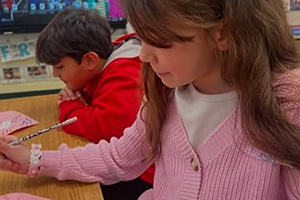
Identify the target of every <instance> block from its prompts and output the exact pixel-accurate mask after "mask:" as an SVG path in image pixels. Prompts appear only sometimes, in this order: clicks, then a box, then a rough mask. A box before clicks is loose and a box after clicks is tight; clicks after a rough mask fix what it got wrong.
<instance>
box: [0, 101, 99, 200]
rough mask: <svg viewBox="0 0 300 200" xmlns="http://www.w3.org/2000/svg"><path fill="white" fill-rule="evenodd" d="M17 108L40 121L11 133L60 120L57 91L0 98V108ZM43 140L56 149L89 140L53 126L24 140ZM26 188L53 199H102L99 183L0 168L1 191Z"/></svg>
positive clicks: (45, 145) (23, 132)
mask: <svg viewBox="0 0 300 200" xmlns="http://www.w3.org/2000/svg"><path fill="white" fill-rule="evenodd" d="M9 110H13V111H18V112H21V113H23V114H25V115H27V116H29V117H31V118H33V119H35V120H37V121H38V122H39V124H37V125H35V126H32V127H29V128H25V129H22V130H20V131H17V132H14V133H12V134H13V135H15V136H16V137H22V136H25V135H28V134H30V133H32V132H35V131H38V130H40V129H44V128H46V127H48V126H51V125H54V124H56V123H57V122H58V108H57V103H56V96H55V95H44V96H35V97H24V98H15V99H6V100H0V112H3V111H9ZM31 143H41V144H42V149H45V150H56V149H58V147H59V145H60V144H61V143H67V144H68V146H69V147H76V146H84V145H85V144H87V143H88V141H87V140H86V139H84V138H82V137H78V136H74V135H70V134H66V133H64V132H63V131H62V130H61V129H57V130H52V131H51V132H49V133H46V134H44V135H42V136H39V137H36V138H33V139H31V140H30V141H27V142H26V143H25V144H27V145H30V144H31ZM16 192H24V193H29V194H32V195H37V196H41V197H45V198H49V199H53V200H87V199H88V200H103V197H102V194H101V189H100V186H99V184H98V183H80V182H76V181H58V180H56V179H54V178H46V177H43V178H33V179H30V178H27V176H23V175H18V174H13V173H11V172H5V171H0V195H3V194H8V193H16Z"/></svg>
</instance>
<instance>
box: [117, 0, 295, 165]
mask: <svg viewBox="0 0 300 200" xmlns="http://www.w3.org/2000/svg"><path fill="white" fill-rule="evenodd" d="M122 4H123V8H124V9H125V12H126V13H127V15H128V16H127V17H128V19H129V21H130V22H131V24H132V26H133V28H134V29H135V31H136V32H137V34H138V35H139V36H140V37H141V38H142V40H144V41H145V42H147V43H149V44H152V45H155V46H159V47H161V46H162V47H163V45H164V44H167V43H168V42H186V41H190V39H191V38H184V37H182V36H180V35H178V34H176V32H174V31H173V30H172V29H168V28H167V27H169V26H168V25H172V26H173V27H174V25H176V28H178V27H181V28H186V27H189V28H202V29H207V30H208V29H210V28H212V27H214V26H215V25H217V24H218V23H220V22H223V23H224V31H225V33H226V36H227V37H228V43H229V49H228V51H225V52H220V55H221V56H220V59H222V61H224V64H223V67H222V76H223V77H226V80H227V81H228V83H229V84H231V85H232V86H233V87H234V88H235V89H236V91H237V94H238V99H239V107H240V109H241V113H242V126H243V128H244V130H245V132H246V134H247V136H248V138H249V139H250V141H251V142H253V144H254V145H255V146H256V147H257V148H259V149H260V150H262V151H264V152H266V153H268V154H270V155H271V156H273V157H274V158H275V159H276V160H278V161H279V162H280V163H282V164H285V165H289V166H293V167H296V168H297V169H300V129H299V127H298V126H296V125H294V124H292V123H291V122H290V121H289V120H288V117H287V116H286V114H285V112H283V109H282V108H281V105H282V104H284V103H287V102H289V101H294V102H295V101H297V102H298V103H299V98H294V99H287V98H282V97H278V96H277V95H276V91H278V90H280V89H279V88H278V87H282V86H283V87H286V88H288V87H290V88H291V87H294V89H295V88H297V87H299V83H300V81H298V82H297V81H296V83H298V85H296V83H291V82H290V83H281V84H280V86H276V87H275V86H274V81H275V78H274V77H276V75H280V74H283V73H284V72H288V71H292V70H293V69H296V68H297V67H298V66H299V64H300V56H299V53H298V51H297V47H296V44H295V41H294V38H293V36H292V34H291V30H290V27H289V25H288V22H287V20H286V13H285V11H284V8H283V3H282V0H243V1H240V0H220V1H215V0H198V1H195V0H193V1H192V0H123V1H122ZM143 70H144V73H143V74H144V87H145V95H146V98H147V102H145V104H144V109H145V110H146V116H145V119H144V120H145V122H146V131H147V141H148V142H149V144H150V146H151V152H150V154H149V155H148V157H147V158H148V159H153V158H156V157H157V156H159V155H160V150H161V132H160V129H161V126H162V123H163V122H164V120H165V114H166V111H167V107H168V102H169V97H170V94H171V93H172V89H170V88H167V87H166V86H165V85H164V84H163V83H162V82H161V80H160V79H159V78H158V77H157V76H156V74H155V73H154V71H153V70H152V69H151V66H150V64H148V63H145V64H144V68H143Z"/></svg>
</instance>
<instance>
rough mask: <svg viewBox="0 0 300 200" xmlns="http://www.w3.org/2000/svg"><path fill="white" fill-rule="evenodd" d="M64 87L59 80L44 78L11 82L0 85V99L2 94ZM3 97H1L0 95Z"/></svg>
mask: <svg viewBox="0 0 300 200" xmlns="http://www.w3.org/2000/svg"><path fill="white" fill-rule="evenodd" d="M63 87H64V83H63V82H62V81H60V80H46V81H35V82H24V83H12V84H1V85H0V99H1V96H2V95H4V94H16V93H25V92H31V93H32V92H42V91H58V90H60V89H62V88H63ZM2 98H3V97H2Z"/></svg>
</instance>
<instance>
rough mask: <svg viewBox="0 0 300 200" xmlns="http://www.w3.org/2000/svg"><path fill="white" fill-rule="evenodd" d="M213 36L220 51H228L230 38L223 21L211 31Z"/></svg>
mask: <svg viewBox="0 0 300 200" xmlns="http://www.w3.org/2000/svg"><path fill="white" fill-rule="evenodd" d="M211 34H212V36H213V38H214V40H215V42H216V44H217V47H218V49H219V50H220V51H226V50H228V38H227V35H226V31H225V29H224V22H223V21H221V22H220V23H219V24H218V25H216V26H215V27H214V28H212V29H211Z"/></svg>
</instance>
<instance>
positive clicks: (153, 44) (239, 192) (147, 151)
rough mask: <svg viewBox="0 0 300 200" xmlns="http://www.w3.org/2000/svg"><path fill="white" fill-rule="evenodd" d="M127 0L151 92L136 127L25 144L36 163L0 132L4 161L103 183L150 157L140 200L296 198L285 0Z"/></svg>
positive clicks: (296, 106)
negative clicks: (84, 140)
mask: <svg viewBox="0 0 300 200" xmlns="http://www.w3.org/2000/svg"><path fill="white" fill-rule="evenodd" d="M123 7H124V9H125V12H126V13H127V15H128V19H129V21H130V22H131V23H132V25H133V27H134V29H135V31H136V32H137V34H138V35H139V36H140V37H141V39H142V40H143V44H142V49H141V52H140V58H141V59H142V61H144V63H145V64H144V80H145V82H144V87H145V88H144V89H145V92H146V100H147V101H145V102H144V105H143V107H142V109H141V111H140V114H139V115H138V117H137V120H136V121H135V123H134V124H133V125H132V127H130V128H128V129H127V130H125V134H124V136H123V137H121V138H120V139H119V140H117V139H115V138H113V139H112V140H111V141H110V143H107V142H105V141H100V142H99V143H98V144H97V145H93V144H89V145H87V146H85V147H79V148H75V149H69V148H68V147H67V146H66V145H62V146H61V147H60V149H59V151H42V155H41V156H34V154H33V153H31V156H32V157H33V158H35V157H37V158H36V159H37V160H40V164H31V165H30V166H29V157H30V151H29V148H27V147H25V146H24V145H18V146H9V145H7V142H9V141H11V140H12V139H13V138H12V137H2V138H1V139H0V152H2V156H1V160H0V166H1V168H2V169H5V170H10V171H14V172H17V173H21V174H26V173H28V174H29V175H30V176H36V175H37V174H38V175H39V176H54V177H56V178H58V179H59V180H66V179H73V180H79V181H85V182H93V181H101V182H102V183H105V184H110V183H115V182H117V181H120V180H129V179H134V178H136V177H137V176H139V175H140V174H141V173H142V172H143V171H144V170H145V169H146V168H147V167H148V166H149V165H151V164H152V163H153V162H155V164H156V173H155V179H154V188H153V189H151V190H148V191H146V192H145V193H143V194H142V195H141V196H140V199H164V200H167V199H171V200H173V199H193V200H194V199H209V200H211V199H222V200H223V199H230V200H232V199H245V200H253V199H256V200H285V199H300V171H299V170H300V128H299V125H300V117H299V116H300V102H299V94H300V89H299V85H300V69H299V64H300V56H299V54H298V53H297V50H296V46H295V42H294V39H293V37H292V35H291V31H290V28H289V26H288V23H287V21H286V16H285V12H284V9H283V3H282V0H243V1H240V0H220V1H215V0H124V1H123ZM166 27H168V28H166ZM37 149H38V148H37ZM37 155H39V154H37ZM37 163H38V162H37ZM83 169H84V170H83Z"/></svg>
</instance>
